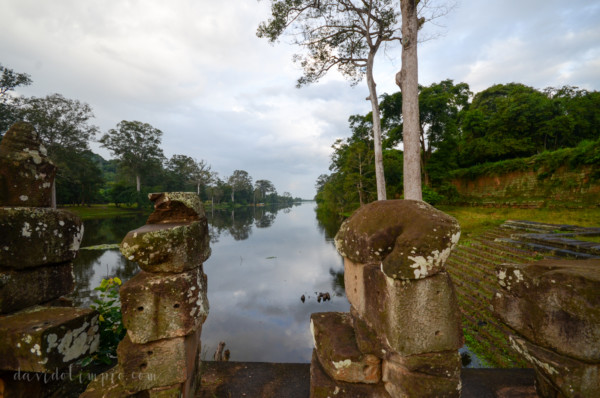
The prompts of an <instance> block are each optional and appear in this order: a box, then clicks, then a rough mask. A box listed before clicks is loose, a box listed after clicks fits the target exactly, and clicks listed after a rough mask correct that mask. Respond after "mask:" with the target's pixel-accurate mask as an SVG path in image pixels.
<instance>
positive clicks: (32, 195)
mask: <svg viewBox="0 0 600 398" xmlns="http://www.w3.org/2000/svg"><path fill="white" fill-rule="evenodd" d="M55 174H56V167H55V166H54V164H53V163H52V162H51V161H50V160H49V159H48V157H47V156H46V149H45V148H44V146H43V145H42V144H41V141H40V139H39V137H38V135H37V133H36V131H35V130H34V129H33V127H32V126H31V125H29V124H27V123H16V124H14V125H13V126H12V127H11V128H10V130H9V131H8V132H7V133H6V134H5V135H4V138H3V139H2V142H1V143H0V206H1V207H0V231H1V233H0V371H2V372H1V375H0V391H2V392H3V394H4V396H6V397H9V396H28V397H36V396H43V393H44V392H45V390H47V389H48V387H49V386H47V385H45V381H47V380H52V381H54V380H55V379H52V378H51V377H49V374H57V375H60V374H63V371H64V369H65V368H68V367H69V365H70V364H72V363H73V362H74V361H76V360H77V359H80V358H82V357H83V356H85V355H88V354H90V353H92V352H94V351H96V349H97V348H98V343H99V338H100V336H99V334H98V315H97V313H96V312H95V311H92V310H90V309H84V308H72V307H63V306H52V305H51V302H52V301H53V300H55V299H57V298H59V297H61V296H63V295H66V294H69V293H71V292H72V291H73V286H74V281H73V265H72V260H73V259H74V258H75V256H76V255H77V251H78V250H79V244H80V242H81V238H82V237H83V225H82V223H81V220H80V219H79V218H78V217H77V216H75V215H74V214H72V213H70V212H67V211H62V210H55V209H51V208H50V205H51V188H52V184H53V182H54V176H55ZM34 373H38V374H37V375H36V374H34ZM39 373H44V374H43V375H40V374H39ZM25 374H27V376H25Z"/></svg>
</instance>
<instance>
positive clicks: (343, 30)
mask: <svg viewBox="0 0 600 398" xmlns="http://www.w3.org/2000/svg"><path fill="white" fill-rule="evenodd" d="M271 13H272V18H270V19H269V20H268V21H267V22H266V23H265V22H263V23H261V24H260V25H259V27H258V31H257V35H258V36H259V37H265V38H267V39H268V40H269V41H271V42H274V41H276V40H277V39H278V38H279V37H280V36H281V35H282V34H284V32H286V31H288V33H289V34H290V36H291V37H292V38H293V39H292V40H293V42H294V43H295V44H297V45H299V46H300V47H302V48H303V49H304V51H305V52H304V53H301V54H296V55H295V57H294V61H295V62H298V63H299V64H300V65H301V66H302V68H303V70H304V75H303V76H302V77H300V78H299V79H298V86H302V85H304V84H307V83H312V82H316V81H318V80H319V79H320V78H321V77H323V76H324V75H325V74H326V73H327V72H329V71H330V70H331V69H332V68H337V69H338V71H339V72H340V73H341V74H342V75H343V76H345V77H347V78H349V79H350V80H351V81H352V83H353V84H356V83H358V82H359V81H360V80H362V78H363V77H364V76H365V75H366V78H367V86H368V88H369V96H368V98H367V99H368V100H369V101H370V102H371V107H372V114H373V123H372V128H373V145H374V157H373V159H374V163H375V176H376V181H377V198H378V199H379V200H385V199H386V189H385V177H384V168H383V154H382V144H381V123H380V120H379V116H380V115H379V99H378V96H377V89H376V85H375V80H374V78H373V66H374V62H375V56H376V54H377V52H378V51H379V49H380V48H381V46H382V45H383V44H385V43H400V41H401V37H400V29H401V27H400V20H399V16H400V12H399V9H398V8H397V6H396V2H395V1H393V0H368V1H361V2H357V1H353V0H319V1H315V0H271Z"/></svg>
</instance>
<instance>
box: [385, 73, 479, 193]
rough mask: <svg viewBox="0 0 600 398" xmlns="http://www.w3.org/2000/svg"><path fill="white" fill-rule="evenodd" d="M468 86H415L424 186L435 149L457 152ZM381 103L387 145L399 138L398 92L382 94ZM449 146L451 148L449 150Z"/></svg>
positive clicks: (468, 94) (443, 83) (400, 103)
mask: <svg viewBox="0 0 600 398" xmlns="http://www.w3.org/2000/svg"><path fill="white" fill-rule="evenodd" d="M470 95H471V92H470V91H469V85H468V84H467V83H457V84H454V82H453V81H452V80H451V79H446V80H443V81H441V82H439V83H432V84H431V85H430V86H426V87H424V86H419V125H420V126H419V137H420V145H421V151H420V152H421V167H422V173H423V177H424V181H425V185H430V176H429V172H428V166H429V161H430V159H431V157H432V155H433V153H434V151H435V150H437V149H440V148H441V147H442V146H445V148H444V149H445V152H446V155H447V154H448V151H447V150H450V149H452V150H453V151H455V152H457V151H458V139H459V124H460V120H459V114H460V112H461V111H462V110H463V109H466V108H467V106H468V105H469V97H470ZM383 97H384V98H383V100H382V101H381V109H382V124H383V126H384V130H385V131H386V132H387V134H388V136H389V139H390V141H391V142H390V144H395V143H396V142H397V140H401V139H402V127H403V126H402V123H403V120H402V117H400V115H401V112H400V109H402V92H397V93H394V94H391V95H386V94H384V96H383ZM451 147H452V148H451Z"/></svg>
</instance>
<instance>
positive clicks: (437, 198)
mask: <svg viewBox="0 0 600 398" xmlns="http://www.w3.org/2000/svg"><path fill="white" fill-rule="evenodd" d="M445 199H446V198H445V197H444V196H443V195H441V194H439V193H437V192H436V191H434V190H433V189H431V188H429V187H428V186H427V185H424V186H423V201H424V202H427V203H429V204H430V205H432V206H435V205H437V204H439V203H441V202H443V201H444V200H445Z"/></svg>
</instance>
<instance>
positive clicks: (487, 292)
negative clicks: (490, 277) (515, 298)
mask: <svg viewBox="0 0 600 398" xmlns="http://www.w3.org/2000/svg"><path fill="white" fill-rule="evenodd" d="M450 275H451V278H452V281H453V282H454V284H455V285H456V289H463V291H464V292H468V293H469V294H471V295H472V296H473V297H478V298H479V299H481V300H487V301H489V300H490V299H491V297H492V294H493V291H492V290H491V289H490V288H489V287H486V286H483V285H482V284H480V283H479V281H478V280H477V279H476V278H473V277H470V276H466V275H465V273H464V272H457V271H454V272H451V273H450Z"/></svg>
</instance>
